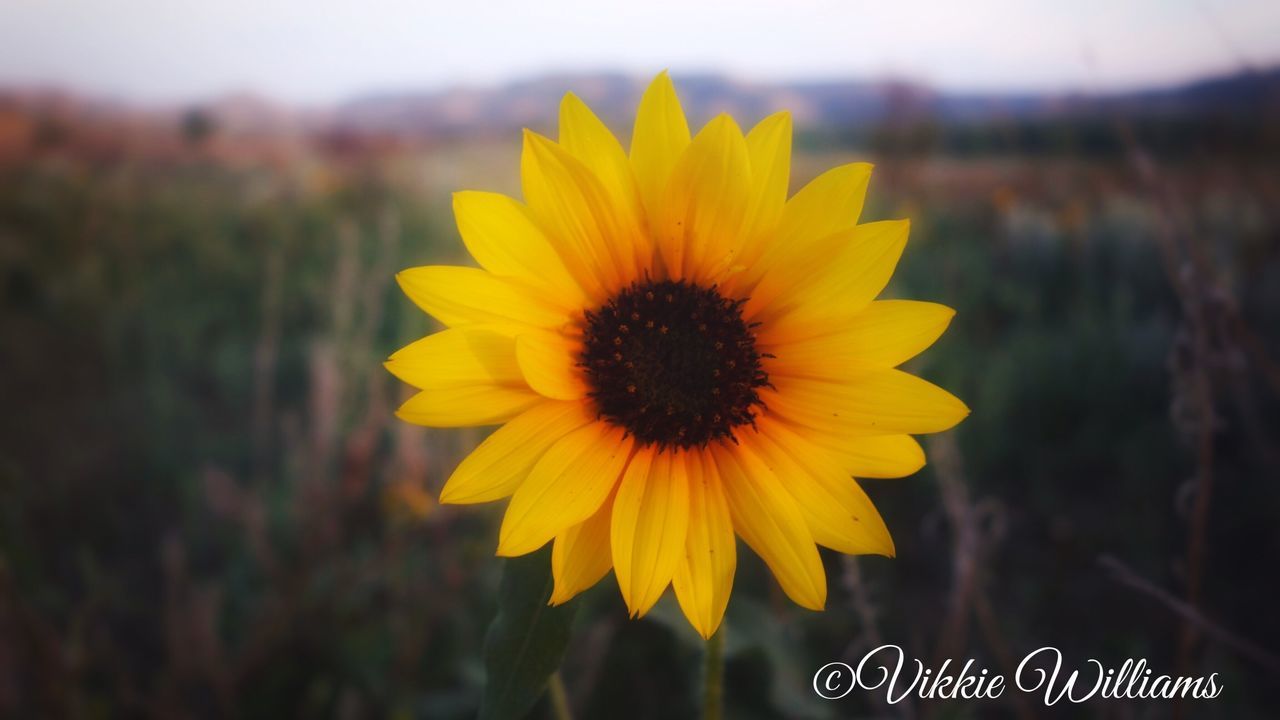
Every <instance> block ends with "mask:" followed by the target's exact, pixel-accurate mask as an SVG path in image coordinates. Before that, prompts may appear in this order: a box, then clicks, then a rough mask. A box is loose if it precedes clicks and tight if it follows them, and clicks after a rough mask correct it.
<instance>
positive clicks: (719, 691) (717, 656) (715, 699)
mask: <svg viewBox="0 0 1280 720" xmlns="http://www.w3.org/2000/svg"><path fill="white" fill-rule="evenodd" d="M723 708H724V625H721V626H720V629H719V630H716V632H715V634H714V635H712V636H711V637H709V638H707V652H706V658H705V661H704V663H703V666H702V720H720V718H721V716H722V715H723Z"/></svg>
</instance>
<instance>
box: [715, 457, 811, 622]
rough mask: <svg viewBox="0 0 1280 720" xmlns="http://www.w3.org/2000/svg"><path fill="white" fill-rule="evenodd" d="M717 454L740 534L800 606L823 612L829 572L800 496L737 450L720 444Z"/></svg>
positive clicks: (734, 523)
mask: <svg viewBox="0 0 1280 720" xmlns="http://www.w3.org/2000/svg"><path fill="white" fill-rule="evenodd" d="M712 452H713V453H714V455H715V460H716V468H717V469H718V470H719V472H720V477H721V479H722V480H723V481H724V491H725V499H726V500H727V501H728V504H729V512H730V514H731V515H732V516H733V527H734V529H735V530H737V531H738V535H740V536H741V537H742V539H743V540H744V541H746V543H747V545H750V546H751V549H752V550H755V551H756V554H757V555H759V556H760V557H761V558H763V559H764V561H765V564H767V565H768V566H769V569H770V570H771V571H773V575H774V577H776V578H777V579H778V584H779V585H781V586H782V590H783V592H785V593H786V594H787V596H788V597H790V598H791V599H792V600H793V601H795V603H796V604H797V605H800V606H801V607H806V608H809V609H810V610H821V609H822V608H823V606H824V605H825V604H826V602H827V576H826V572H825V571H824V570H823V568H822V558H821V557H820V556H819V555H818V546H817V545H815V544H814V542H813V535H812V534H811V533H810V532H809V528H808V525H807V524H806V523H805V519H804V516H803V515H801V514H800V509H799V508H797V507H796V503H795V500H793V499H792V498H791V495H790V494H789V493H788V492H787V490H786V488H784V487H782V483H781V482H779V480H778V478H777V477H776V476H775V475H773V474H772V473H770V472H768V471H767V470H766V471H764V472H748V470H747V469H746V467H745V466H744V465H743V463H742V461H741V459H740V458H739V456H738V448H735V447H727V446H723V445H717V446H714V447H713V450H712Z"/></svg>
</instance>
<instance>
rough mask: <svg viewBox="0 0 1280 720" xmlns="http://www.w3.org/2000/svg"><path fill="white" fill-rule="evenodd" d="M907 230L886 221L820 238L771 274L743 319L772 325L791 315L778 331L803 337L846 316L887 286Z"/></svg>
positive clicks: (758, 288)
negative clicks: (807, 249)
mask: <svg viewBox="0 0 1280 720" xmlns="http://www.w3.org/2000/svg"><path fill="white" fill-rule="evenodd" d="M909 230H910V223H909V222H908V221H907V220H886V221H882V222H874V223H867V224H865V225H859V226H857V227H856V228H854V229H853V230H851V231H844V232H841V233H837V234H835V235H831V236H828V237H826V238H823V239H822V240H821V241H820V242H818V243H815V244H813V245H812V246H811V248H810V250H809V252H810V253H812V254H811V255H809V256H807V257H805V258H803V259H801V260H798V261H795V262H792V263H790V264H789V265H788V264H780V265H779V266H778V267H777V268H775V269H773V270H770V271H769V274H768V275H766V276H765V278H764V279H763V280H761V281H760V284H759V285H758V286H756V288H755V290H754V291H753V292H752V294H751V297H750V299H749V300H748V301H747V303H746V304H745V305H743V308H742V315H743V317H744V318H750V319H753V320H759V321H775V320H777V319H778V318H783V317H785V316H786V315H788V314H793V315H794V317H792V318H788V319H786V321H785V322H779V323H778V325H779V328H780V330H779V332H791V333H793V334H803V333H812V332H813V331H814V328H817V327H824V326H825V327H830V325H831V320H832V319H833V318H840V319H843V318H847V317H849V316H851V315H852V314H853V313H856V312H858V311H860V310H862V309H864V308H866V306H867V305H868V304H870V303H871V301H872V300H874V299H875V298H876V296H877V295H879V294H880V292H881V291H882V290H884V287H885V285H887V284H889V278H891V277H893V270H894V268H896V267H897V266H898V259H899V258H900V257H902V250H903V248H905V247H906V245H907V234H908V231H909ZM782 328H786V330H783V329H782Z"/></svg>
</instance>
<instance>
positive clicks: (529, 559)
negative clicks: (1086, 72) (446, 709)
mask: <svg viewBox="0 0 1280 720" xmlns="http://www.w3.org/2000/svg"><path fill="white" fill-rule="evenodd" d="M551 587H552V579H551V546H550V545H548V546H547V547H545V548H543V549H542V550H539V551H538V552H536V553H530V554H529V555H525V556H523V557H518V558H511V559H509V560H507V561H506V567H504V568H503V571H502V583H501V584H500V586H499V592H498V615H497V616H496V617H494V619H493V623H491V624H490V625H489V632H488V633H487V634H486V635H485V638H484V667H485V675H486V678H485V684H484V693H483V695H482V696H481V698H480V720H516V719H517V718H522V717H524V716H525V714H527V713H528V712H529V709H530V708H532V707H533V704H534V703H535V702H537V700H538V698H539V697H541V696H542V693H543V692H544V691H545V690H546V688H547V679H548V678H550V677H551V673H553V672H555V671H556V668H558V667H560V661H561V660H563V659H564V651H565V647H566V646H567V645H568V644H569V626H570V625H571V624H572V623H573V616H574V613H575V612H576V611H577V604H576V603H572V602H571V603H566V604H564V605H561V606H559V607H551V606H549V605H547V601H548V600H550V599H551Z"/></svg>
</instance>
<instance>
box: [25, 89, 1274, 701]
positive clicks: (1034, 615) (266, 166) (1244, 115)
mask: <svg viewBox="0 0 1280 720" xmlns="http://www.w3.org/2000/svg"><path fill="white" fill-rule="evenodd" d="M641 79H642V78H641V77H640V76H636V77H630V76H622V75H590V76H557V77H547V78H543V79H538V80H530V81H525V82H520V83H514V84H511V85H508V86H503V87H499V88H495V89H490V90H454V91H451V92H447V93H435V94H425V95H405V96H397V95H384V96H378V97H371V98H368V99H365V100H361V101H354V102H351V103H346V104H343V105H340V106H336V107H334V108H332V109H329V110H326V111H323V112H322V111H315V110H311V111H300V110H293V109H290V108H289V107H287V106H284V105H276V104H273V103H271V102H268V101H265V100H262V99H260V98H256V97H252V96H245V95H239V96H233V97H228V98H225V99H223V100H221V101H218V102H211V103H205V104H199V105H192V106H190V107H184V108H181V109H176V110H165V109H157V108H154V107H151V108H145V107H138V106H133V105H129V104H126V103H119V102H103V101H99V100H96V99H94V98H92V97H84V96H80V95H76V94H70V93H61V92H52V91H48V92H46V91H12V92H7V93H5V94H3V95H2V96H0V298H2V299H0V398H3V399H4V405H5V408H6V411H5V412H3V413H0V498H2V499H3V503H2V504H0V715H4V716H6V717H63V716H66V717H117V716H149V717H163V718H183V717H192V718H202V717H403V718H409V717H422V718H464V717H471V716H473V715H474V713H475V712H476V709H477V705H478V698H479V688H480V686H481V684H482V683H483V680H484V677H483V669H482V665H481V661H480V653H481V646H482V640H483V635H484V631H485V627H486V625H487V624H488V622H489V620H490V619H491V617H492V615H493V613H494V609H495V593H496V591H497V581H498V575H499V570H500V567H501V563H500V561H499V560H497V559H495V558H494V557H492V555H493V551H494V545H495V542H496V522H497V519H498V510H499V508H497V507H489V508H485V509H482V510H480V511H478V512H477V511H476V510H474V509H471V508H468V509H465V511H462V512H459V511H457V510H456V509H455V508H451V507H440V506H437V504H436V503H435V500H434V498H435V496H436V493H437V491H438V490H439V487H440V485H441V484H442V482H443V480H444V479H445V477H447V475H448V473H449V471H450V470H451V469H452V468H453V466H454V465H455V464H456V462H457V461H458V460H459V459H460V457H461V456H462V454H463V453H464V452H465V451H466V450H467V449H468V448H470V447H472V446H473V445H474V444H475V443H476V442H477V441H478V440H479V439H481V438H482V437H483V436H484V434H485V432H486V431H485V430H483V429H477V430H461V431H452V430H426V429H423V428H418V427H413V426H408V425H405V424H402V423H399V422H397V421H395V420H394V418H393V416H392V411H393V410H394V409H395V407H396V406H397V404H398V403H399V402H400V401H401V400H402V399H403V398H404V397H405V395H404V392H405V391H404V388H402V387H401V386H400V385H399V384H398V383H397V382H396V381H394V380H393V379H392V378H391V377H390V376H389V375H388V374H387V373H386V372H385V371H384V370H383V369H382V368H381V361H382V360H383V359H384V358H385V357H386V356H387V355H388V354H389V353H390V352H391V351H393V350H394V349H396V348H398V347H400V346H402V345H404V344H406V343H407V342H408V341H410V340H412V339H414V338H416V337H419V336H421V335H423V334H425V333H427V332H428V331H429V330H430V329H431V328H430V326H429V324H428V323H429V322H430V321H429V320H427V319H426V318H424V316H423V315H422V314H421V313H420V312H418V311H416V310H415V309H414V308H412V307H411V305H410V303H409V302H408V301H407V300H406V299H405V298H404V297H402V296H401V294H400V293H399V290H398V289H397V288H396V287H395V284H394V281H393V274H394V272H395V271H397V270H398V269H400V268H404V267H408V266H412V265H419V264H427V263H437V262H450V263H457V262H467V258H466V257H465V253H464V251H463V248H462V245H461V242H460V241H459V240H458V238H457V234H456V231H455V230H454V228H453V226H452V217H451V213H450V210H449V203H450V200H449V193H450V192H451V191H453V190H458V189H491V190H499V191H506V192H510V193H512V194H518V187H519V183H518V158H519V147H518V138H519V134H518V132H517V130H518V128H519V127H520V126H521V125H529V126H532V127H534V128H535V129H538V130H541V131H544V132H552V131H553V122H554V120H553V116H552V113H553V112H554V109H555V107H556V105H557V102H558V99H559V95H560V94H561V93H563V92H564V91H566V90H573V91H574V92H576V93H579V94H580V95H582V96H583V97H584V98H585V99H586V100H587V101H588V102H589V103H591V104H593V106H596V107H597V108H598V110H599V111H600V112H601V114H602V115H603V116H605V117H606V118H607V119H609V120H610V121H611V125H612V126H613V127H614V128H615V129H616V130H618V131H620V132H621V134H622V135H624V137H625V135H626V130H627V129H628V128H626V127H624V126H623V125H622V124H621V121H620V119H621V118H625V117H628V116H629V114H630V113H631V112H632V109H633V108H634V104H635V101H636V100H637V98H638V94H639V89H640V81H641ZM676 80H677V85H678V86H679V87H680V90H681V93H682V97H685V98H688V103H689V104H688V107H687V109H688V110H689V112H690V115H691V116H692V118H693V119H694V121H695V122H697V123H701V122H704V121H705V120H707V119H709V118H710V117H711V115H712V114H714V113H715V112H718V111H721V110H730V111H732V112H733V113H734V114H735V115H736V116H737V117H738V119H739V120H740V121H742V122H743V123H744V124H746V123H749V122H753V121H754V120H756V119H759V118H760V117H762V116H763V115H764V114H765V113H767V112H770V111H773V110H776V109H779V108H792V109H794V110H795V111H796V119H797V124H798V133H797V154H796V158H795V163H794V172H793V175H794V181H793V189H794V188H796V187H799V186H800V185H801V184H803V182H805V181H807V180H808V179H809V178H811V177H812V176H813V175H814V174H816V173H817V172H818V171H820V170H821V169H822V168H824V167H829V166H831V165H833V164H835V163H838V162H841V161H846V160H852V159H870V160H872V161H874V162H876V163H877V171H876V175H875V177H874V179H873V183H872V187H871V193H870V197H869V204H868V208H867V210H866V212H865V213H864V218H865V219H882V218H891V217H902V216H906V217H910V218H911V219H912V221H913V226H912V237H911V242H910V244H909V246H908V250H907V253H906V255H905V257H904V260H903V263H902V266H901V268H900V271H899V273H898V275H897V277H896V279H895V281H894V284H893V285H892V286H891V288H890V294H891V295H892V296H900V297H916V298H927V299H932V300H937V301H940V302H945V303H947V304H949V305H952V306H954V307H956V308H957V309H958V311H959V314H958V315H957V317H956V320H955V322H954V324H953V326H952V328H951V330H950V331H949V332H948V333H947V335H946V336H944V338H943V339H942V341H941V342H940V343H939V344H938V345H937V346H935V347H934V348H933V349H931V350H930V351H929V352H927V353H926V354H925V355H924V356H923V357H922V358H921V359H919V360H918V361H917V365H916V367H915V369H916V370H919V371H920V372H922V373H923V374H924V375H925V376H926V377H928V378H930V379H932V380H934V381H936V382H938V383H940V384H942V385H943V386H945V387H947V388H948V389H951V390H953V391H954V392H955V393H956V394H957V395H958V396H960V397H962V398H964V399H965V400H966V401H967V402H968V403H969V404H970V405H971V406H972V407H973V408H974V414H973V416H972V417H971V418H970V419H969V420H968V421H967V422H965V423H964V424H963V425H961V426H960V428H959V429H958V430H957V431H955V432H953V433H949V434H947V435H943V436H939V437H935V438H931V439H930V442H929V451H930V459H931V462H930V465H929V466H928V467H926V468H925V469H924V470H923V471H921V472H920V473H919V474H918V475H916V476H914V477H912V478H909V479H904V480H891V481H868V482H866V483H865V486H866V487H867V489H868V492H869V493H870V494H871V496H872V497H873V498H874V499H875V501H876V502H877V504H878V505H879V506H880V507H881V509H882V511H883V513H884V515H885V517H886V520H887V521H888V523H889V526H890V527H891V528H892V529H893V531H894V534H895V537H896V539H897V546H898V557H897V559H896V560H886V559H883V558H858V559H854V558H842V557H839V556H836V555H828V556H827V557H826V560H827V567H828V572H829V573H830V576H831V583H830V585H831V588H832V590H831V595H830V599H829V601H828V611H827V612H825V613H822V614H814V613H809V612H806V611H803V610H800V609H798V608H796V607H795V606H793V605H792V604H790V603H789V602H787V601H786V600H785V598H783V597H782V596H781V594H780V591H779V590H778V588H777V587H775V586H774V585H773V584H772V581H771V580H770V579H769V578H768V576H767V574H766V573H764V572H763V571H762V568H761V567H760V563H759V562H758V560H756V559H755V558H754V557H750V558H749V559H745V560H744V561H743V562H741V563H740V568H739V574H738V581H737V583H738V586H739V587H740V588H742V589H743V590H744V591H741V592H735V594H734V597H733V600H732V602H731V604H730V609H729V617H728V621H727V641H728V644H727V647H726V653H727V676H726V686H725V698H726V703H727V708H726V714H727V715H726V716H727V717H733V718H774V717H796V718H832V717H844V716H858V715H867V714H876V715H881V716H893V717H970V716H981V717H987V716H1008V717H1020V718H1025V717H1033V716H1038V715H1039V714H1042V713H1044V712H1045V709H1044V708H1043V707H1041V706H1040V705H1039V704H1038V703H1034V704H1033V703H1030V702H1028V699H1026V698H1022V697H1021V696H1019V695H1018V694H1016V693H1006V694H1005V696H1004V698H1003V699H1002V700H1000V701H993V702H989V703H984V704H979V705H966V704H960V703H945V702H941V703H924V704H921V703H912V702H907V703H903V704H900V705H895V706H892V707H890V706H885V705H877V704H876V702H875V700H874V698H871V697H870V696H868V695H865V694H860V693H855V694H854V695H853V696H851V697H850V698H849V699H847V700H844V701H841V702H838V703H827V702H822V701H820V700H819V699H818V698H816V697H815V696H814V695H813V693H812V691H811V689H810V678H811V676H812V673H813V672H814V670H816V669H817V668H818V667H819V666H821V665H822V664H824V663H826V662H828V661H831V660H836V659H851V658H854V659H856V658H858V657H860V656H861V654H862V653H863V652H865V651H866V650H867V649H870V648H871V647H874V646H876V645H878V644H880V643H882V642H892V643H896V644H899V645H902V646H903V647H904V648H906V649H907V651H908V652H909V653H911V654H913V655H915V656H917V657H921V658H924V659H926V660H931V661H940V660H941V659H943V658H948V657H951V658H965V657H974V658H977V659H978V661H979V663H981V664H982V665H983V666H986V667H990V668H992V671H993V672H1004V673H1006V674H1011V673H1012V670H1013V666H1014V665H1016V662H1017V660H1018V659H1020V658H1021V657H1022V656H1023V655H1024V654H1025V653H1027V652H1029V651H1031V650H1033V649H1035V648H1037V647H1040V646H1043V645H1055V646H1058V647H1060V648H1062V649H1063V651H1064V653H1065V654H1066V656H1067V657H1068V662H1071V659H1074V660H1075V662H1076V663H1077V664H1082V663H1083V662H1084V659H1085V658H1087V657H1099V658H1101V659H1104V660H1105V661H1108V662H1111V663H1115V664H1118V663H1119V662H1121V661H1122V660H1123V659H1124V658H1127V657H1145V658H1148V659H1149V662H1151V664H1152V665H1153V666H1154V667H1156V668H1158V670H1157V672H1183V673H1186V674H1196V675H1201V674H1203V675H1207V674H1209V673H1211V672H1216V673H1218V678H1219V680H1220V682H1221V683H1222V684H1223V685H1225V687H1226V690H1225V692H1224V694H1223V695H1222V697H1221V698H1219V699H1218V700H1217V701H1215V702H1212V703H1203V702H1202V703H1187V704H1184V705H1182V706H1176V707H1175V706H1174V705H1169V704H1164V705H1159V704H1152V703H1150V702H1144V701H1135V702H1118V703H1111V704H1100V705H1095V706H1086V707H1085V708H1084V709H1072V710H1067V711H1066V712H1067V713H1072V712H1077V711H1078V712H1085V713H1087V714H1091V715H1094V716H1098V717H1109V718H1130V717H1132V718H1142V717H1164V716H1167V715H1168V714H1172V713H1175V712H1176V713H1179V714H1181V715H1183V716H1186V717H1231V718H1237V717H1275V716H1276V715H1277V713H1280V700H1277V698H1276V696H1275V692H1274V688H1275V687H1276V684H1277V682H1278V681H1280V661H1277V659H1276V653H1277V649H1278V648H1280V614H1277V613H1276V612H1275V609H1274V608H1275V603H1276V598H1277V597H1280V581H1278V580H1277V573H1276V572H1275V564H1276V563H1275V558H1277V557H1280V532H1277V525H1276V521H1277V518H1280V483H1278V481H1280V364H1278V362H1280V361H1278V359H1280V332H1278V329H1280V162H1277V161H1278V160H1280V72H1278V71H1259V70H1249V71H1246V72H1243V73H1241V74H1237V75H1231V76H1223V77H1218V78H1213V79H1210V80H1206V81H1204V82H1199V83H1194V84H1189V85H1183V86H1177V87H1171V88H1166V89H1160V90H1152V91H1141V92H1137V91H1135V92H1130V93H1113V94H1104V95H1096V96H1071V97H1062V96H1051V95H1044V96H1038V95H1018V96H1012V95H1000V94H949V93H944V92H937V91H932V90H930V89H928V88H926V87H923V86H920V85H914V84H910V83H900V82H892V83H839V82H830V83H807V84H801V83H790V84H789V83H763V82H762V83H745V82H736V81H730V80H727V79H724V78H721V77H717V76H685V77H681V76H680V75H679V74H677V77H676ZM744 557H745V555H744ZM700 648H701V644H700V642H699V641H698V640H697V638H696V637H695V636H694V635H693V633H692V631H690V630H688V628H687V627H686V625H685V624H684V623H683V622H681V621H679V620H678V610H676V609H675V608H674V607H673V606H672V605H671V599H670V598H666V599H664V601H663V603H662V604H660V605H659V607H658V608H657V609H656V610H655V611H654V612H653V613H652V614H651V615H650V616H649V617H647V618H645V619H644V620H641V621H629V620H627V619H626V612H625V609H624V608H623V607H622V604H621V601H620V600H619V598H618V594H617V593H616V592H615V591H613V590H610V589H608V588H606V587H600V588H597V590H596V591H592V592H590V593H588V594H587V596H586V597H585V598H584V599H583V601H582V607H581V608H580V611H579V613H578V618H577V624H576V629H575V632H574V637H573V641H572V643H571V644H570V647H569V653H568V657H567V658H566V661H565V665H564V668H563V677H564V679H565V684H566V686H567V690H568V697H569V703H570V706H571V707H572V708H574V709H575V710H576V711H577V713H578V714H579V715H580V716H581V717H586V718H603V717H609V718H630V717H634V718H653V717H669V718H680V717H693V716H695V715H696V713H697V708H698V702H699V701H698V698H697V690H698V688H697V686H696V678H697V667H698V663H699V654H700ZM534 712H535V716H542V715H544V714H545V713H546V712H547V708H546V707H542V706H539V707H538V708H535V711H534Z"/></svg>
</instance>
